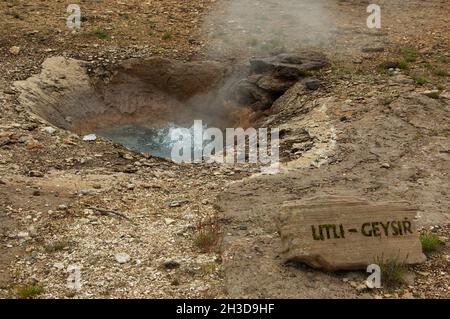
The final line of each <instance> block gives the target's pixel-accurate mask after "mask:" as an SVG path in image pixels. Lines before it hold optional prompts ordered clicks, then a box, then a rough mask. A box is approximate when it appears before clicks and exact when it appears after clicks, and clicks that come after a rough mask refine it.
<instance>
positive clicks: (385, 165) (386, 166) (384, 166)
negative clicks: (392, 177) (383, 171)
mask: <svg viewBox="0 0 450 319" xmlns="http://www.w3.org/2000/svg"><path fill="white" fill-rule="evenodd" d="M381 168H391V165H389V163H383V164H381Z"/></svg>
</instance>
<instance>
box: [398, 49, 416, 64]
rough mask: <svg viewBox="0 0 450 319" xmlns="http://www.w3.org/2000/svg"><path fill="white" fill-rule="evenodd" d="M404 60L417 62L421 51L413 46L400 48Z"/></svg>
mask: <svg viewBox="0 0 450 319" xmlns="http://www.w3.org/2000/svg"><path fill="white" fill-rule="evenodd" d="M400 52H401V54H402V56H403V59H404V61H406V62H409V63H412V62H416V61H417V59H418V57H419V56H420V52H419V51H417V50H416V49H413V48H403V49H401V50H400Z"/></svg>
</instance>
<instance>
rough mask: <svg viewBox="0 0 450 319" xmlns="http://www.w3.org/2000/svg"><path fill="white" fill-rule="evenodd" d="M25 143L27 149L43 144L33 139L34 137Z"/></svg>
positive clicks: (37, 147) (36, 147) (41, 146)
mask: <svg viewBox="0 0 450 319" xmlns="http://www.w3.org/2000/svg"><path fill="white" fill-rule="evenodd" d="M25 145H26V147H27V149H29V150H34V149H40V148H44V145H43V144H42V143H40V142H39V141H37V140H35V139H34V138H31V139H29V140H27V142H26V144H25Z"/></svg>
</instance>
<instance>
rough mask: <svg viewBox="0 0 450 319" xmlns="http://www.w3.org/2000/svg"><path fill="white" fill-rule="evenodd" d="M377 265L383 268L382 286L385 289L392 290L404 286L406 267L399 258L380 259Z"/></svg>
mask: <svg viewBox="0 0 450 319" xmlns="http://www.w3.org/2000/svg"><path fill="white" fill-rule="evenodd" d="M377 264H378V265H379V266H380V268H381V284H382V286H383V288H386V289H388V290H392V289H395V288H398V287H400V286H401V285H403V284H404V279H403V278H404V276H405V274H406V266H405V265H404V263H402V262H401V261H400V260H399V259H398V258H392V259H389V260H383V259H380V260H379V261H378V262H377Z"/></svg>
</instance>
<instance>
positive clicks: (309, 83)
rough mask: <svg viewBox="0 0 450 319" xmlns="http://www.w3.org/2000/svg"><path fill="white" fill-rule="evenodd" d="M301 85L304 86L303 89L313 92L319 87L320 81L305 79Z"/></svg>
mask: <svg viewBox="0 0 450 319" xmlns="http://www.w3.org/2000/svg"><path fill="white" fill-rule="evenodd" d="M303 84H305V87H306V88H307V89H308V90H312V91H315V90H317V89H318V88H319V87H320V81H319V80H318V79H315V78H307V79H305V80H304V81H303Z"/></svg>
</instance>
